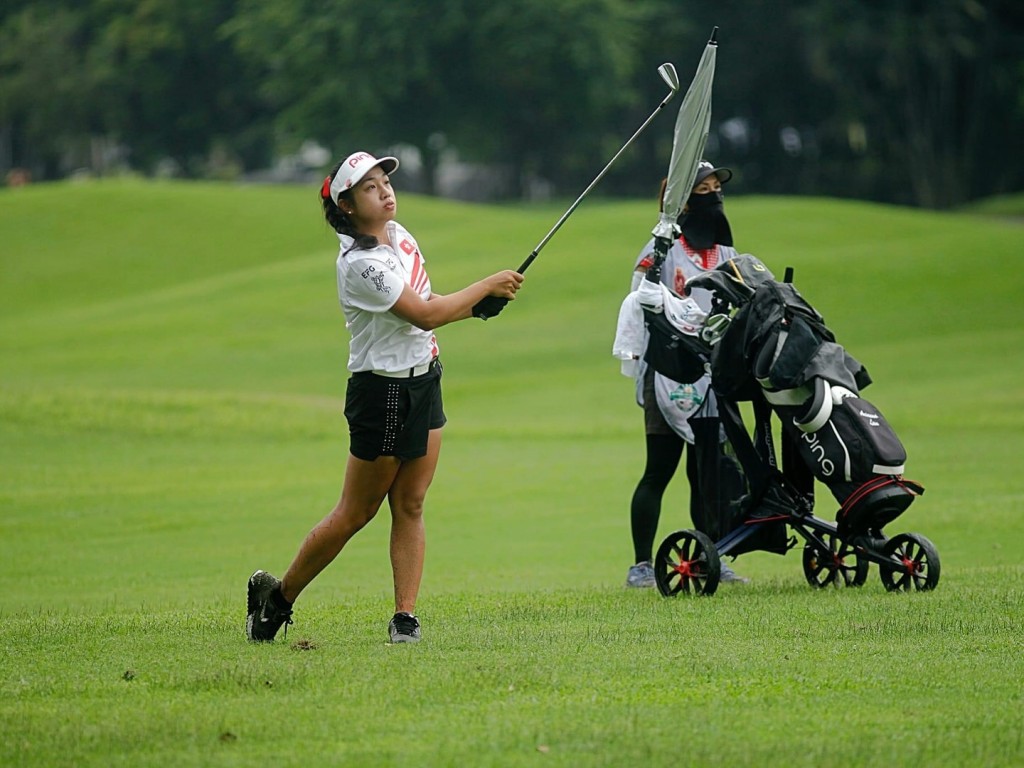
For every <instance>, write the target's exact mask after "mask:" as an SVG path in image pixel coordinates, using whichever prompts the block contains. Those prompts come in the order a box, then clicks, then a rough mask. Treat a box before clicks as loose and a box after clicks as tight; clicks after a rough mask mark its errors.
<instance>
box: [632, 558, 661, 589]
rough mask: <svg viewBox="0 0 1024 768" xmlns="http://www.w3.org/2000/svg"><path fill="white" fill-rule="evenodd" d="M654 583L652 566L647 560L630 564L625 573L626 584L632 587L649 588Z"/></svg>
mask: <svg viewBox="0 0 1024 768" xmlns="http://www.w3.org/2000/svg"><path fill="white" fill-rule="evenodd" d="M654 585H655V581H654V566H652V565H651V563H650V561H649V560H644V561H642V562H639V563H637V564H636V565H631V566H630V567H629V573H627V574H626V586H627V587H631V588H634V589H649V588H650V587H653V586H654Z"/></svg>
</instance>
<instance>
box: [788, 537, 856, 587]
mask: <svg viewBox="0 0 1024 768" xmlns="http://www.w3.org/2000/svg"><path fill="white" fill-rule="evenodd" d="M821 539H822V541H823V542H824V543H825V544H826V546H827V547H828V549H823V548H822V547H821V546H820V545H819V544H815V543H814V542H810V541H808V542H807V543H806V544H805V545H804V576H806V577H807V582H808V583H809V584H810V585H811V586H812V587H815V588H817V589H823V588H825V587H827V586H830V585H831V586H833V587H859V586H862V585H863V584H864V582H865V581H867V578H868V566H869V565H870V563H869V561H868V559H867V558H865V557H861V556H860V555H858V554H857V551H856V549H855V548H854V547H853V546H852V545H851V544H849V543H847V542H846V541H844V540H843V539H842V538H840V537H839V536H838V535H836V534H834V533H824V534H822V537H821Z"/></svg>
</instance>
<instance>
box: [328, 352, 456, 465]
mask: <svg viewBox="0 0 1024 768" xmlns="http://www.w3.org/2000/svg"><path fill="white" fill-rule="evenodd" d="M441 371H442V369H441V361H440V360H437V359H435V360H434V362H433V363H432V364H431V366H430V370H428V371H427V372H426V373H424V374H422V375H420V376H415V377H413V378H402V379H397V378H391V377H389V376H379V375H377V374H375V373H372V372H370V371H363V372H359V373H354V374H352V376H351V377H350V378H349V380H348V388H347V390H346V393H345V418H346V419H347V420H348V431H349V451H350V452H351V453H352V455H353V456H355V457H356V458H357V459H363V460H365V461H373V460H374V459H376V458H377V457H378V456H396V457H397V458H399V459H418V458H420V457H421V456H425V455H426V453H427V435H428V434H429V432H430V430H432V429H440V428H441V427H443V426H444V425H445V423H446V422H447V420H448V419H447V417H445V415H444V404H443V402H442V400H441Z"/></svg>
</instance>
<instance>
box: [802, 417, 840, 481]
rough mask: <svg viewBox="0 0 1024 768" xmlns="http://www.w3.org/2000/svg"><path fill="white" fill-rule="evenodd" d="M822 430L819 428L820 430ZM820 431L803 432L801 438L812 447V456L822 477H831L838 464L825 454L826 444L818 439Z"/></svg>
mask: <svg viewBox="0 0 1024 768" xmlns="http://www.w3.org/2000/svg"><path fill="white" fill-rule="evenodd" d="M820 431H821V430H820V429H819V430H818V432H820ZM818 432H801V433H800V439H801V440H803V441H804V442H805V443H807V445H808V447H809V448H810V451H809V453H810V456H811V458H812V459H814V461H815V462H816V463H817V465H818V469H819V470H820V474H821V477H822V478H825V479H827V478H830V477H832V475H833V473H835V471H836V465H835V464H833V463H832V460H831V459H829V458H828V456H826V455H825V446H824V445H822V444H821V441H820V440H819V439H818Z"/></svg>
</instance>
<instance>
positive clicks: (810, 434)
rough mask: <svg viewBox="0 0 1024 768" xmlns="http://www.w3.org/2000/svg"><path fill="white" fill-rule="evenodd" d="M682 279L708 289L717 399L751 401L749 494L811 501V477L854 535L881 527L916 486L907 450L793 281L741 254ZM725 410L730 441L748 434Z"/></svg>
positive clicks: (859, 368) (858, 368) (865, 378)
mask: <svg viewBox="0 0 1024 768" xmlns="http://www.w3.org/2000/svg"><path fill="white" fill-rule="evenodd" d="M689 285H690V286H693V287H703V288H707V289H709V290H711V291H712V292H713V293H714V295H715V299H714V304H715V305H714V308H713V309H712V313H711V315H710V316H709V318H708V324H707V325H706V327H714V328H715V329H716V331H715V333H714V334H713V335H712V336H708V334H705V335H704V336H703V337H702V338H701V340H702V341H704V342H705V343H706V344H707V345H708V346H709V348H710V369H711V376H712V386H713V387H714V389H715V392H716V394H717V395H718V396H719V398H720V401H726V402H729V401H732V402H733V403H735V402H737V401H752V402H753V403H754V412H755V419H756V420H758V421H759V423H758V425H757V430H756V431H755V437H754V441H753V443H754V446H753V447H754V449H755V450H754V451H751V450H738V453H739V454H740V455H741V457H743V456H745V457H746V461H743V466H744V471H745V472H746V473H747V475H748V478H749V479H750V481H751V488H752V494H753V495H754V496H755V497H757V496H760V497H761V499H762V500H768V499H770V498H771V496H772V494H773V493H781V494H783V495H784V496H785V497H786V500H787V502H788V501H793V500H794V499H793V498H792V497H800V496H803V497H804V499H805V503H806V504H809V505H810V506H813V479H817V480H819V481H820V482H821V483H822V484H824V485H825V486H826V487H827V488H828V489H829V491H830V492H831V493H832V495H833V496H834V497H835V499H836V501H837V502H838V503H839V504H840V509H839V511H838V513H837V522H838V524H839V528H840V530H841V531H843V532H850V533H860V532H866V531H868V530H877V529H881V527H882V526H884V525H885V524H886V523H888V522H890V521H891V520H893V519H895V518H896V517H898V516H899V515H900V514H902V513H903V512H904V511H905V510H906V509H907V507H908V506H909V505H910V503H911V502H912V501H913V499H914V497H915V496H918V495H920V494H921V493H923V492H924V489H923V487H921V486H920V485H919V484H917V483H915V482H912V481H910V480H907V479H905V478H904V477H903V472H904V464H905V463H906V459H907V455H906V451H905V449H904V447H903V445H902V443H901V442H900V440H899V438H898V437H897V435H896V433H895V432H894V431H893V429H892V427H891V426H890V424H889V422H888V421H887V420H886V419H885V417H884V416H883V415H882V414H881V412H880V411H879V409H878V408H877V407H876V406H875V405H874V404H872V403H871V402H869V401H868V400H866V399H864V398H862V397H861V394H860V393H861V390H862V389H864V388H865V387H867V386H868V385H869V384H870V383H871V377H870V376H869V375H868V372H867V370H866V369H865V368H864V366H863V365H861V364H860V362H858V361H857V360H856V359H855V358H853V357H852V356H851V355H850V354H849V353H848V352H846V350H845V349H844V348H843V347H842V346H840V345H839V344H837V343H836V340H835V336H834V335H833V333H832V332H831V330H829V328H828V327H827V326H826V325H825V322H824V319H823V318H822V316H821V315H820V314H819V313H818V312H817V310H815V309H814V308H813V307H812V306H811V305H810V304H809V303H808V302H807V301H806V300H805V299H804V298H803V297H802V296H801V295H800V293H799V292H798V291H797V290H796V288H795V287H794V286H793V285H792V284H790V283H789V282H777V281H776V280H775V279H774V276H773V275H772V273H771V272H770V271H769V270H768V269H767V267H765V266H764V264H762V263H761V262H760V261H758V260H757V259H755V258H754V257H753V256H750V255H749V254H744V255H743V256H740V257H738V258H737V259H735V260H732V261H728V262H724V263H723V264H721V265H719V267H718V268H717V269H715V270H712V271H711V272H709V273H707V274H706V275H702V276H700V277H698V278H695V279H693V280H691V281H690V284H689ZM715 318H719V320H718V321H716V320H715ZM721 318H726V320H725V321H724V322H723V321H721ZM722 328H724V331H722V330H721V329H722ZM653 364H654V363H653V362H652V365H653ZM723 413H724V414H726V415H728V417H729V418H728V419H726V420H725V421H724V424H725V426H726V431H727V433H728V434H729V436H730V440H731V441H732V442H733V444H734V445H736V444H737V443H738V442H739V441H741V440H742V439H743V438H742V436H743V435H746V434H747V433H746V430H745V428H743V429H742V434H741V432H740V427H741V426H742V421H741V417H740V416H739V410H738V409H737V408H728V407H727V408H725V409H723ZM772 413H774V415H776V416H777V417H778V419H779V420H780V422H781V424H782V440H783V469H782V473H781V474H782V476H783V477H782V480H781V481H780V479H779V477H778V475H779V474H780V473H779V472H778V470H777V469H776V467H775V466H774V449H773V447H772V446H771V440H772V438H771V431H770V428H769V426H768V424H767V423H765V422H767V419H768V418H770V414H772ZM737 420H739V421H740V425H737V424H736V422H737ZM759 443H761V444H759ZM765 444H766V445H767V448H766V447H765ZM738 448H739V446H738ZM755 457H756V461H758V462H760V463H761V464H762V465H764V464H766V463H767V464H768V465H769V466H767V467H764V466H762V467H761V470H760V471H758V469H757V468H756V467H754V466H751V465H752V464H753V463H754V461H755ZM808 473H809V474H808ZM755 502H757V499H755ZM757 503H760V502H757ZM765 503H766V504H767V506H769V507H770V506H771V504H770V503H767V502H765Z"/></svg>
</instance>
